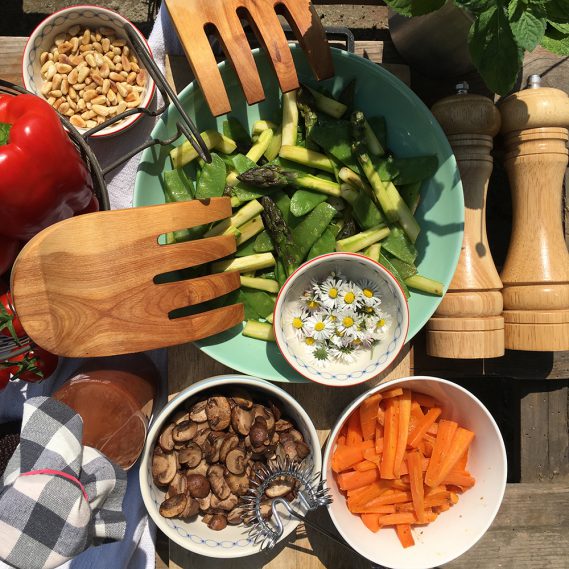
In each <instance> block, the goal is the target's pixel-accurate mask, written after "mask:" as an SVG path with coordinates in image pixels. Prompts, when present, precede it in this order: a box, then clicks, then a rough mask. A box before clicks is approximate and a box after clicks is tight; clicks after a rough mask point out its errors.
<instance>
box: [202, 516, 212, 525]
mask: <svg viewBox="0 0 569 569" xmlns="http://www.w3.org/2000/svg"><path fill="white" fill-rule="evenodd" d="M212 519H213V514H206V515H205V516H204V517H203V518H202V522H203V523H204V524H209V522H211V520H212Z"/></svg>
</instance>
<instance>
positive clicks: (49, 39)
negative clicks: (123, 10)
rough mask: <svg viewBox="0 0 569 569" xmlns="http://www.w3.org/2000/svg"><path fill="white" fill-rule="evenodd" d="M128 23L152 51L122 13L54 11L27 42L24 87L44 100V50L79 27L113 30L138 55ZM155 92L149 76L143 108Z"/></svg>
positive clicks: (117, 128) (117, 127) (115, 129)
mask: <svg viewBox="0 0 569 569" xmlns="http://www.w3.org/2000/svg"><path fill="white" fill-rule="evenodd" d="M126 24H130V25H131V26H132V27H133V28H134V30H135V31H136V33H137V34H138V36H139V37H140V39H141V40H142V42H143V43H144V44H145V45H146V47H147V48H148V51H149V52H150V47H149V46H148V42H147V41H146V39H145V37H144V35H143V34H142V32H141V31H140V30H138V29H137V28H136V26H134V25H133V24H132V22H130V21H129V20H127V19H126V18H125V17H123V16H121V15H120V14H119V13H118V12H114V11H113V10H109V9H108V8H103V7H102V6H91V5H80V6H69V7H68V8H63V9H61V10H58V11H57V12H54V13H53V14H51V15H50V16H48V17H47V18H45V19H44V20H42V21H41V22H40V23H39V24H38V25H37V27H36V28H35V29H34V31H33V32H32V33H31V34H30V37H29V39H28V41H27V43H26V47H25V48H24V55H23V57H22V79H23V82H24V87H25V88H26V89H27V90H28V91H30V92H31V93H33V94H34V95H38V96H39V97H41V98H42V99H43V98H44V97H43V95H42V94H41V91H40V90H41V87H42V85H43V83H44V80H43V78H42V77H41V72H40V71H41V64H40V56H41V54H42V53H43V52H44V51H47V52H49V51H50V50H51V49H52V48H53V47H54V45H55V38H56V36H58V35H59V34H61V33H64V32H67V31H68V30H69V29H70V28H72V27H74V26H77V25H78V26H81V28H85V27H88V28H89V29H90V30H93V31H95V30H97V29H99V28H108V29H112V30H113V37H115V38H117V39H123V40H125V41H126V44H127V45H128V46H129V48H130V50H131V53H134V50H133V49H132V44H131V43H130V41H129V40H128V38H127V36H126V32H125V31H124V28H125V25H126ZM138 63H139V65H140V67H141V68H142V69H144V65H143V64H142V62H141V61H139V62H138ZM155 91H156V84H155V83H154V81H153V79H152V77H150V75H149V74H148V73H146V86H145V89H144V91H143V92H142V93H141V97H140V104H139V107H143V108H148V107H149V106H150V103H151V101H152V99H153V97H154V92H155ZM141 116H142V114H141V113H139V114H133V115H130V116H128V117H127V118H125V119H123V120H121V121H119V122H116V123H113V124H112V125H110V126H108V127H106V128H104V129H102V130H100V131H99V132H97V133H95V134H93V135H92V136H93V138H103V137H108V136H114V135H116V134H119V133H122V132H124V131H125V130H127V129H128V128H130V127H131V126H132V125H134V124H135V123H136V122H137V121H138V120H139V119H140V118H141ZM67 118H69V117H67ZM77 130H78V131H79V132H80V133H81V134H83V133H84V132H86V131H87V130H88V129H85V128H77Z"/></svg>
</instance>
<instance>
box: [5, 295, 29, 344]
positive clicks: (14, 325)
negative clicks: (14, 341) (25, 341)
mask: <svg viewBox="0 0 569 569" xmlns="http://www.w3.org/2000/svg"><path fill="white" fill-rule="evenodd" d="M0 334H2V335H4V336H15V337H16V338H22V337H24V336H25V335H26V332H25V331H24V329H23V328H22V324H21V323H20V320H19V319H18V317H17V316H16V313H15V312H14V303H13V302H12V295H11V294H10V291H8V292H5V293H4V294H3V295H1V296H0Z"/></svg>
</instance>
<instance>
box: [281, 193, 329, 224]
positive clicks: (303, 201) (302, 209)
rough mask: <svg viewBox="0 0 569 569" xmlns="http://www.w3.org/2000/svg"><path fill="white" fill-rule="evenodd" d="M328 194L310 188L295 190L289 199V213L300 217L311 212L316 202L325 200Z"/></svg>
mask: <svg viewBox="0 0 569 569" xmlns="http://www.w3.org/2000/svg"><path fill="white" fill-rule="evenodd" d="M327 197H328V196H327V195H326V194H321V193H319V192H311V191H310V190H296V192H294V194H293V195H292V198H291V200H290V213H292V215H294V216H296V217H302V216H303V215H306V214H307V213H309V212H311V211H312V210H313V209H314V208H315V207H316V206H317V205H318V204H321V203H322V202H325V201H326V198H327Z"/></svg>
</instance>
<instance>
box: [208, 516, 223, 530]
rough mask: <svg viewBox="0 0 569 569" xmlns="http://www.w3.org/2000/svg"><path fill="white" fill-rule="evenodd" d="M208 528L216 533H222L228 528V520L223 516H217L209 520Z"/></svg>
mask: <svg viewBox="0 0 569 569" xmlns="http://www.w3.org/2000/svg"><path fill="white" fill-rule="evenodd" d="M207 527H208V528H209V529H212V530H214V531H221V530H222V529H225V528H226V527H227V518H226V517H225V516H224V515H222V514H215V515H214V516H212V517H211V519H210V520H209V522H208V524H207Z"/></svg>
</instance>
